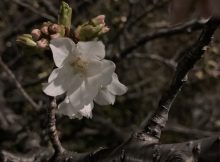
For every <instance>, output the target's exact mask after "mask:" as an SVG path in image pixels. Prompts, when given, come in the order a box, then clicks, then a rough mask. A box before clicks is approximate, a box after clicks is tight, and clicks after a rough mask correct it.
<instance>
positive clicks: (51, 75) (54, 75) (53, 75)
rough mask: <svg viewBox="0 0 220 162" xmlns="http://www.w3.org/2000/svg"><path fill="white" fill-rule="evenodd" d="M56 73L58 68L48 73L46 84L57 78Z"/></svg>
mask: <svg viewBox="0 0 220 162" xmlns="http://www.w3.org/2000/svg"><path fill="white" fill-rule="evenodd" d="M58 72H59V68H56V69H53V71H52V72H51V73H50V76H49V77H48V82H51V81H53V80H54V79H55V78H57V76H58Z"/></svg>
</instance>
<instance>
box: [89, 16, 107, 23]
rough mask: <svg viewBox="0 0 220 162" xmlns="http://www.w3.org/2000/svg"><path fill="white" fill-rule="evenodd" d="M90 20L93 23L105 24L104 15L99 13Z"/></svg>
mask: <svg viewBox="0 0 220 162" xmlns="http://www.w3.org/2000/svg"><path fill="white" fill-rule="evenodd" d="M92 22H93V23H94V25H100V24H103V25H105V15H99V16H97V17H95V18H93V19H92Z"/></svg>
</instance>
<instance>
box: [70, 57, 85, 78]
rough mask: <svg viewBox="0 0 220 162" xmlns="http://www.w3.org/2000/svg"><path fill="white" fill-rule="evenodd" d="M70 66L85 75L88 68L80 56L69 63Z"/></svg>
mask: <svg viewBox="0 0 220 162" xmlns="http://www.w3.org/2000/svg"><path fill="white" fill-rule="evenodd" d="M71 66H72V67H73V68H74V69H75V70H76V71H77V72H80V73H83V74H85V73H86V71H87V67H88V62H87V61H86V60H85V59H83V58H82V57H80V56H77V57H75V58H74V59H73V61H72V62H71Z"/></svg>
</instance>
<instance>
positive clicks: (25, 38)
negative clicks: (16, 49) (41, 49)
mask: <svg viewBox="0 0 220 162" xmlns="http://www.w3.org/2000/svg"><path fill="white" fill-rule="evenodd" d="M16 42H17V43H19V44H21V45H25V46H29V47H36V45H37V44H36V42H34V41H33V39H32V35H30V34H23V35H20V36H18V37H17V39H16Z"/></svg>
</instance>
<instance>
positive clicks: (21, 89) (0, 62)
mask: <svg viewBox="0 0 220 162" xmlns="http://www.w3.org/2000/svg"><path fill="white" fill-rule="evenodd" d="M0 66H1V67H2V68H3V69H4V71H5V72H6V73H7V74H8V75H9V77H10V78H11V79H12V80H13V81H14V83H15V86H16V87H17V88H18V90H19V91H20V92H21V94H22V95H23V96H24V98H25V99H26V100H27V101H28V102H29V103H30V104H31V106H33V107H34V108H35V110H38V109H39V106H38V105H37V103H36V102H35V101H34V100H33V99H32V98H31V96H30V95H29V94H28V93H27V92H26V91H25V90H24V88H23V87H22V85H21V83H20V82H19V81H18V80H17V78H16V77H15V75H14V73H13V72H12V71H11V70H10V69H9V67H8V66H7V65H6V64H5V63H4V62H3V60H2V58H1V57H0Z"/></svg>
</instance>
